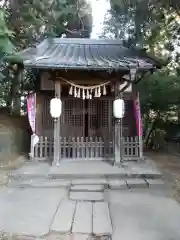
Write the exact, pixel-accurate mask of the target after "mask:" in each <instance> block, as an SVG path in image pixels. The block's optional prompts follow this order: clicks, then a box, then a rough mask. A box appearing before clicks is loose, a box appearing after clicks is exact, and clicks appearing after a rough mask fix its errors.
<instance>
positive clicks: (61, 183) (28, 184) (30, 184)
mask: <svg viewBox="0 0 180 240" xmlns="http://www.w3.org/2000/svg"><path fill="white" fill-rule="evenodd" d="M70 185H71V181H70V180H59V179H44V180H42V179H32V180H23V179H22V180H20V179H18V180H10V181H9V183H8V187H17V188H18V187H20V188H61V187H69V186H70Z"/></svg>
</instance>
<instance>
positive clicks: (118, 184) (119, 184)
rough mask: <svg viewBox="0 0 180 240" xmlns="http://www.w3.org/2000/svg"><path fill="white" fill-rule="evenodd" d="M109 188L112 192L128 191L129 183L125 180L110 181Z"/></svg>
mask: <svg viewBox="0 0 180 240" xmlns="http://www.w3.org/2000/svg"><path fill="white" fill-rule="evenodd" d="M108 182H109V188H110V189H112V190H120V189H127V183H126V181H125V180H123V179H109V181H108Z"/></svg>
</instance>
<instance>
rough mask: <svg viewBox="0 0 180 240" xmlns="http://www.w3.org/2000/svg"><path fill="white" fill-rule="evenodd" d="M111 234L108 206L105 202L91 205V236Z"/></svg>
mask: <svg viewBox="0 0 180 240" xmlns="http://www.w3.org/2000/svg"><path fill="white" fill-rule="evenodd" d="M112 233H113V230H112V224H111V218H110V214H109V206H108V203H107V202H102V203H100V202H96V203H94V204H93V234H94V235H95V236H104V235H105V236H106V235H107V236H111V235H112Z"/></svg>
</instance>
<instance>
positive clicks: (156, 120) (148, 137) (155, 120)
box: [145, 111, 160, 147]
mask: <svg viewBox="0 0 180 240" xmlns="http://www.w3.org/2000/svg"><path fill="white" fill-rule="evenodd" d="M159 118H160V111H158V112H157V116H156V118H155V119H154V122H153V124H152V126H151V129H150V131H149V133H148V136H147V138H146V141H145V146H146V147H148V144H149V139H150V137H151V135H152V133H153V131H154V129H155V127H156V125H157V123H158V121H159Z"/></svg>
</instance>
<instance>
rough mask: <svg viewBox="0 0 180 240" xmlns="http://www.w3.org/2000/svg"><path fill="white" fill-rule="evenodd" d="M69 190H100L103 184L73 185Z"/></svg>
mask: <svg viewBox="0 0 180 240" xmlns="http://www.w3.org/2000/svg"><path fill="white" fill-rule="evenodd" d="M70 190H71V191H75V192H83V191H85V192H86V191H88V192H102V191H103V190H104V186H103V185H74V186H71V188H70Z"/></svg>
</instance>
